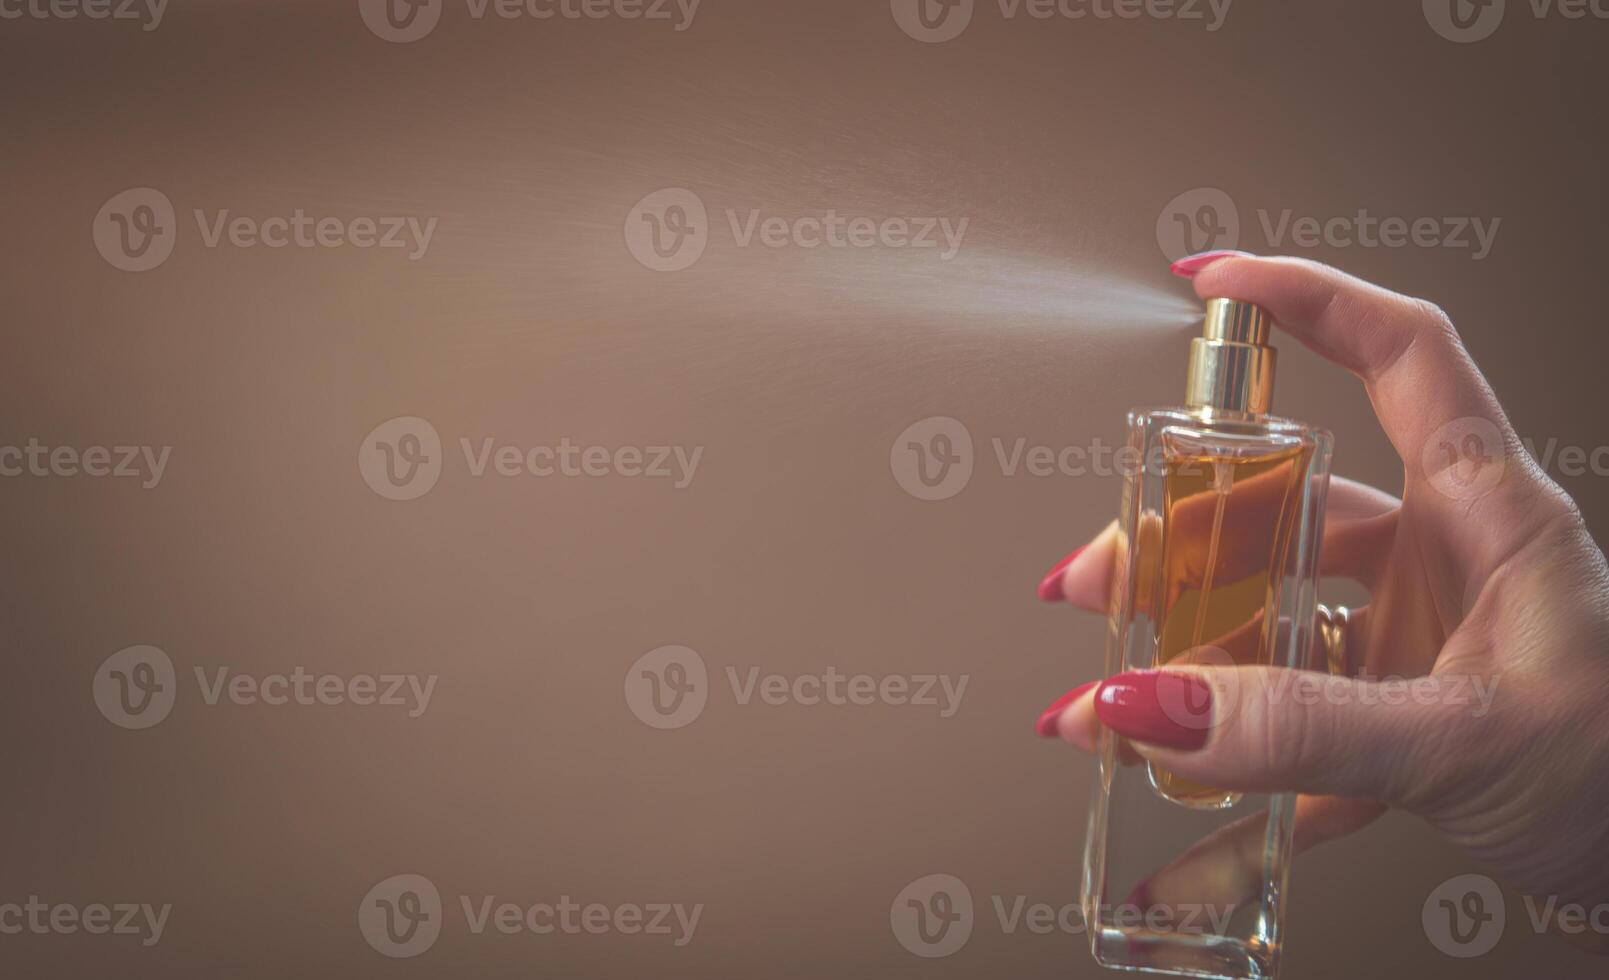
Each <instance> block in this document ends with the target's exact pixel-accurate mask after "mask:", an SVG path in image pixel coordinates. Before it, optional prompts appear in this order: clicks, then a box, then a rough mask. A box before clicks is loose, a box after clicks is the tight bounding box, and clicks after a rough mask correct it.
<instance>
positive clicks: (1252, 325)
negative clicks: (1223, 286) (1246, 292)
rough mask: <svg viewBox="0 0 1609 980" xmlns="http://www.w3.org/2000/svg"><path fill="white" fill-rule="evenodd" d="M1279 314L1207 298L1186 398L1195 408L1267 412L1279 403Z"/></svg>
mask: <svg viewBox="0 0 1609 980" xmlns="http://www.w3.org/2000/svg"><path fill="white" fill-rule="evenodd" d="M1272 333H1273V319H1272V318H1271V317H1269V315H1268V311H1267V310H1264V309H1263V308H1262V307H1260V306H1257V305H1256V304H1254V303H1245V302H1241V301H1239V300H1231V299H1209V300H1207V318H1206V321H1205V322H1204V323H1203V324H1202V329H1201V336H1200V337H1197V338H1196V339H1194V340H1192V341H1190V376H1189V378H1188V379H1187V381H1186V385H1185V394H1184V400H1185V404H1186V405H1189V406H1190V407H1191V408H1207V409H1214V410H1218V411H1226V412H1245V413H1247V414H1251V415H1265V414H1267V412H1268V410H1269V408H1270V407H1272V405H1273V403H1274V363H1275V360H1276V356H1277V352H1276V351H1275V350H1274V348H1272V347H1270V346H1269V344H1268V342H1269V339H1270V336H1271V335H1272Z"/></svg>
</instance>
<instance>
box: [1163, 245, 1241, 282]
mask: <svg viewBox="0 0 1609 980" xmlns="http://www.w3.org/2000/svg"><path fill="white" fill-rule="evenodd" d="M1252 257H1253V256H1252V254H1251V253H1250V252H1242V251H1239V250H1238V249H1233V248H1220V249H1214V250H1213V251H1211V252H1197V253H1196V254H1194V255H1186V256H1185V257H1184V258H1182V259H1180V260H1179V261H1177V262H1175V263H1173V264H1172V265H1170V266H1168V269H1169V270H1170V271H1171V272H1172V273H1173V274H1174V275H1176V276H1183V277H1184V278H1186V279H1189V278H1191V277H1192V276H1194V275H1195V274H1196V273H1198V272H1200V271H1201V270H1202V269H1205V268H1206V267H1207V266H1209V265H1212V264H1213V263H1214V262H1217V261H1219V260H1220V259H1232V258H1248V259H1249V258H1252Z"/></svg>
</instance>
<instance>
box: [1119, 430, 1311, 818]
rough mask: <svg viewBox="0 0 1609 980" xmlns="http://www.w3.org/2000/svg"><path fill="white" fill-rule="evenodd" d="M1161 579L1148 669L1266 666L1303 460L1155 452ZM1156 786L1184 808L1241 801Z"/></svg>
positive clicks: (1176, 436)
mask: <svg viewBox="0 0 1609 980" xmlns="http://www.w3.org/2000/svg"><path fill="white" fill-rule="evenodd" d="M1161 448H1162V460H1163V467H1164V474H1163V478H1162V513H1161V517H1162V534H1161V546H1162V555H1161V556H1160V560H1159V561H1158V562H1157V563H1156V564H1155V565H1154V566H1151V563H1149V562H1145V563H1144V564H1146V565H1147V566H1151V567H1155V568H1156V570H1157V572H1156V573H1157V574H1159V575H1160V577H1161V580H1160V581H1159V582H1158V583H1157V584H1156V585H1155V586H1154V587H1153V590H1152V594H1153V595H1155V596H1157V597H1158V599H1159V601H1160V604H1161V605H1160V608H1158V609H1157V610H1156V611H1155V617H1156V618H1155V624H1156V631H1157V637H1156V659H1155V663H1154V666H1156V667H1164V666H1167V665H1168V664H1170V663H1199V664H1204V665H1219V666H1227V665H1230V664H1237V665H1248V664H1263V665H1268V664H1272V663H1273V661H1274V644H1275V642H1276V640H1277V638H1278V631H1277V626H1278V620H1277V616H1276V611H1277V610H1278V608H1279V599H1280V596H1279V589H1280V586H1281V584H1282V578H1281V577H1280V576H1278V575H1275V574H1274V570H1276V569H1282V568H1284V567H1285V563H1286V559H1287V555H1288V549H1289V547H1290V542H1291V535H1292V530H1293V529H1294V528H1295V526H1296V520H1297V508H1296V502H1297V497H1298V495H1299V493H1300V491H1301V488H1302V479H1303V477H1304V476H1305V474H1306V469H1307V467H1306V463H1307V459H1308V455H1307V453H1306V452H1304V447H1303V446H1302V445H1301V444H1300V443H1299V442H1298V443H1297V444H1293V445H1290V446H1288V447H1286V448H1274V449H1272V450H1270V449H1269V448H1268V447H1266V446H1260V445H1251V446H1242V447H1241V454H1239V455H1233V454H1226V453H1221V452H1214V451H1213V448H1214V447H1213V446H1212V445H1211V440H1210V439H1204V438H1203V437H1202V435H1201V434H1200V433H1199V432H1192V433H1191V434H1188V435H1186V434H1183V433H1181V432H1177V431H1176V432H1173V433H1165V434H1164V436H1163V439H1162V443H1161ZM1150 776H1151V782H1152V785H1154V786H1155V787H1156V789H1157V791H1158V792H1159V793H1161V794H1162V795H1163V796H1165V797H1167V798H1168V799H1170V800H1172V801H1174V802H1176V803H1179V804H1182V805H1184V806H1192V807H1204V808H1218V807H1227V806H1232V805H1234V803H1235V802H1236V801H1237V800H1238V799H1239V795H1238V794H1235V793H1232V792H1229V791H1227V790H1219V789H1214V788H1212V787H1210V786H1202V785H1200V784H1198V783H1195V782H1192V781H1190V780H1187V779H1184V778H1182V777H1179V776H1175V775H1174V774H1172V773H1170V772H1168V771H1167V770H1165V769H1162V768H1160V767H1158V766H1156V765H1151V766H1150Z"/></svg>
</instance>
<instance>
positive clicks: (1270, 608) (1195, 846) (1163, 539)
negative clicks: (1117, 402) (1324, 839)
mask: <svg viewBox="0 0 1609 980" xmlns="http://www.w3.org/2000/svg"><path fill="white" fill-rule="evenodd" d="M1271 327H1272V322H1271V320H1270V318H1269V316H1268V314H1267V312H1266V311H1264V310H1262V309H1261V308H1259V307H1257V306H1255V305H1253V304H1250V303H1243V302H1236V301H1232V300H1227V299H1211V300H1208V301H1207V313H1206V320H1205V324H1204V327H1203V331H1202V336H1201V337H1198V338H1196V339H1194V340H1192V341H1191V345H1190V369H1189V375H1188V382H1187V386H1186V391H1185V405H1184V407H1182V408H1169V409H1155V410H1147V411H1136V412H1132V413H1130V415H1129V443H1130V446H1131V447H1132V448H1133V450H1134V452H1133V453H1131V456H1130V458H1131V459H1136V460H1141V461H1143V465H1141V466H1139V467H1138V468H1137V469H1136V470H1135V472H1133V473H1131V474H1129V475H1128V476H1127V478H1126V480H1125V483H1124V487H1123V500H1122V509H1121V513H1120V517H1119V527H1120V532H1121V533H1120V536H1119V548H1118V557H1117V561H1116V563H1115V566H1114V572H1113V575H1114V579H1113V589H1112V607H1111V611H1110V619H1109V628H1108V633H1107V656H1106V672H1107V675H1108V676H1110V675H1112V674H1116V673H1120V672H1122V671H1127V670H1143V669H1155V668H1165V667H1167V666H1168V665H1170V664H1171V665H1174V666H1182V665H1187V664H1193V665H1214V666H1222V667H1234V666H1243V665H1253V664H1263V665H1272V666H1281V667H1295V668H1307V667H1311V666H1315V663H1314V656H1315V643H1314V636H1315V611H1316V606H1317V598H1316V585H1317V569H1318V550H1319V545H1320V542H1321V540H1322V537H1323V513H1324V500H1325V494H1326V492H1327V490H1328V488H1329V465H1330V450H1331V438H1330V435H1329V433H1327V432H1324V431H1323V430H1320V429H1316V428H1314V427H1312V426H1308V425H1303V424H1301V423H1299V422H1292V421H1289V420H1285V419H1280V418H1275V417H1273V416H1271V415H1270V414H1269V409H1270V406H1271V401H1272V395H1273V388H1274V365H1275V351H1274V349H1273V348H1272V347H1271V346H1269V339H1270V332H1271ZM1165 707H1168V706H1165ZM1203 708H1204V706H1191V705H1184V704H1181V705H1177V706H1171V707H1168V710H1169V711H1170V713H1172V712H1173V711H1175V710H1176V711H1177V712H1178V713H1179V715H1180V717H1179V720H1181V721H1183V722H1185V723H1187V724H1188V723H1192V722H1194V723H1199V724H1201V725H1203V726H1206V725H1207V724H1209V723H1210V721H1209V719H1208V718H1206V717H1205V716H1204V714H1203V715H1202V716H1199V717H1194V718H1193V717H1192V716H1191V712H1192V710H1196V711H1201V710H1202V709H1203ZM1100 738H1101V741H1100V750H1099V753H1098V758H1099V764H1098V768H1097V772H1096V778H1095V787H1094V793H1093V799H1092V803H1091V808H1090V817H1089V830H1088V837H1087V839H1086V844H1085V855H1084V881H1083V906H1084V916H1085V922H1086V924H1087V926H1088V928H1089V935H1090V946H1091V950H1092V951H1093V953H1094V955H1095V959H1096V960H1097V961H1099V962H1100V963H1102V964H1103V965H1106V966H1110V967H1118V968H1125V969H1137V970H1150V971H1156V972H1162V973H1177V974H1184V975H1191V976H1210V977H1226V978H1229V977H1234V978H1271V977H1274V976H1275V975H1276V973H1277V970H1278V965H1279V954H1280V931H1281V926H1282V922H1283V915H1284V910H1285V903H1286V901H1287V898H1286V882H1287V877H1288V871H1289V868H1288V865H1289V861H1290V854H1291V835H1292V829H1293V826H1294V816H1295V796H1294V795H1293V794H1288V793H1287V794H1273V795H1264V794H1241V793H1235V792H1230V791H1228V790H1225V789H1221V788H1217V787H1212V786H1202V785H1198V784H1196V783H1194V782H1191V781H1189V780H1187V779H1184V778H1181V777H1179V776H1176V775H1174V774H1173V773H1170V772H1168V771H1166V770H1165V769H1163V768H1161V767H1158V766H1155V765H1152V764H1149V763H1146V762H1144V761H1143V760H1141V759H1140V758H1139V757H1138V756H1137V755H1136V754H1135V753H1134V752H1133V751H1132V750H1131V749H1129V748H1128V747H1127V746H1126V745H1125V744H1124V740H1123V739H1122V738H1121V737H1120V736H1118V735H1116V733H1114V732H1112V731H1110V730H1103V731H1102V733H1101V737H1100Z"/></svg>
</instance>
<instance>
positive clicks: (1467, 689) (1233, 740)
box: [1039, 253, 1609, 907]
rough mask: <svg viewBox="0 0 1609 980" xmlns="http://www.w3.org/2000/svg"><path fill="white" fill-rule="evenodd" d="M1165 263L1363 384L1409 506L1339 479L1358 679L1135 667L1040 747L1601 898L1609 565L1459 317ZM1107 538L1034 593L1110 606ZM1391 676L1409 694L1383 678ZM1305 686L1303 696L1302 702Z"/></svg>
mask: <svg viewBox="0 0 1609 980" xmlns="http://www.w3.org/2000/svg"><path fill="white" fill-rule="evenodd" d="M1174 270H1175V272H1178V273H1179V274H1181V275H1190V276H1193V278H1194V281H1195V289H1196V292H1197V293H1198V294H1199V295H1201V296H1202V297H1204V298H1205V297H1213V296H1223V297H1228V298H1231V299H1238V300H1246V301H1249V302H1253V303H1256V304H1258V305H1260V306H1262V307H1264V308H1265V309H1267V310H1268V311H1269V312H1270V313H1271V314H1272V315H1273V318H1274V320H1275V321H1276V322H1277V323H1278V324H1279V325H1280V326H1281V327H1282V328H1283V329H1284V330H1286V331H1288V332H1290V333H1291V334H1293V335H1294V336H1295V337H1297V338H1298V339H1299V340H1301V341H1302V342H1303V343H1304V344H1306V345H1307V346H1309V347H1310V348H1312V349H1313V350H1315V351H1317V352H1318V353H1319V354H1321V355H1323V356H1324V357H1325V358H1327V359H1329V360H1331V361H1334V362H1335V363H1337V364H1339V365H1341V366H1342V367H1344V368H1346V369H1348V370H1350V371H1351V372H1352V373H1354V374H1355V375H1357V376H1358V377H1359V378H1361V379H1362V381H1363V383H1364V386H1365V389H1366V390H1367V391H1368V394H1369V398H1370V400H1371V401H1372V402H1373V404H1374V409H1375V413H1376V414H1377V415H1378V417H1379V419H1380V423H1381V425H1382V426H1383V427H1384V429H1385V432H1386V435H1387V436H1388V437H1389V438H1390V440H1391V442H1392V444H1393V445H1394V446H1395V447H1396V450H1397V453H1398V455H1400V456H1401V457H1402V460H1403V463H1404V466H1405V469H1406V476H1405V481H1404V483H1405V489H1404V492H1403V498H1402V500H1400V501H1398V500H1396V499H1395V498H1393V497H1391V496H1390V495H1388V494H1386V493H1384V492H1382V491H1379V490H1375V489H1373V488H1370V487H1366V486H1363V485H1361V484H1357V483H1353V482H1351V481H1346V480H1341V479H1335V480H1333V481H1332V486H1331V493H1330V507H1329V512H1328V517H1327V521H1326V530H1325V535H1324V548H1323V572H1324V574H1325V575H1328V576H1340V577H1347V578H1352V579H1355V580H1357V581H1359V582H1361V583H1362V584H1363V585H1364V586H1365V587H1366V588H1367V589H1368V590H1369V593H1370V596H1371V600H1370V603H1369V605H1368V606H1367V607H1366V608H1364V609H1361V610H1359V611H1358V612H1357V614H1355V615H1354V616H1353V618H1352V619H1351V622H1350V624H1349V627H1348V635H1347V637H1346V643H1347V646H1348V648H1349V650H1350V651H1351V656H1350V658H1349V659H1350V661H1351V663H1352V665H1353V667H1354V669H1355V670H1356V671H1357V672H1358V674H1359V676H1358V677H1356V678H1335V679H1325V678H1322V677H1321V675H1317V674H1305V673H1301V674H1299V673H1297V672H1291V671H1283V670H1279V669H1276V668H1261V667H1226V668H1211V667H1188V668H1174V669H1167V670H1164V671H1162V672H1153V671H1143V672H1131V673H1128V674H1122V675H1119V676H1117V677H1112V678H1108V679H1107V680H1105V681H1103V682H1099V683H1096V682H1091V683H1089V684H1086V685H1084V686H1082V687H1080V688H1076V689H1074V690H1073V691H1070V692H1068V694H1066V695H1064V696H1063V697H1062V698H1061V699H1059V700H1058V701H1057V702H1056V704H1054V705H1052V706H1051V708H1050V710H1048V711H1047V712H1046V713H1045V715H1044V716H1043V717H1042V718H1041V719H1040V723H1039V731H1040V733H1041V734H1043V735H1047V736H1048V735H1059V736H1060V737H1062V738H1063V739H1065V740H1066V741H1069V742H1071V743H1073V744H1074V745H1077V746H1079V747H1081V748H1083V749H1085V750H1086V751H1089V750H1093V748H1094V745H1095V739H1096V734H1097V731H1098V728H1099V726H1100V725H1101V724H1105V725H1106V726H1108V727H1110V728H1112V729H1113V730H1115V731H1116V732H1118V733H1119V734H1121V735H1124V736H1125V737H1126V744H1127V745H1128V746H1130V747H1132V750H1133V751H1135V752H1137V753H1138V754H1139V755H1140V756H1141V757H1143V758H1144V759H1147V760H1150V761H1154V762H1156V763H1158V764H1160V765H1161V766H1162V767H1163V768H1165V769H1167V770H1169V771H1171V772H1173V773H1176V774H1178V775H1180V776H1183V777H1185V778H1187V779H1191V780H1194V781H1197V782H1200V783H1202V784H1205V785H1209V786H1220V787H1224V788H1226V789H1233V790H1247V791H1267V790H1294V791H1297V792H1300V793H1303V794H1309V795H1306V796H1303V797H1302V798H1301V799H1300V800H1299V803H1298V816H1297V821H1298V822H1297V831H1296V835H1297V847H1298V848H1299V849H1305V848H1307V847H1311V846H1313V845H1314V844H1316V843H1319V842H1321V841H1324V840H1327V839H1331V838H1334V837H1337V836H1340V835H1342V834H1346V833H1350V832H1352V831H1353V830H1356V829H1358V828H1360V827H1362V826H1363V825H1365V824H1367V823H1368V822H1370V821H1371V820H1373V819H1374V818H1375V817H1377V816H1379V814H1380V813H1381V812H1383V810H1384V808H1385V806H1387V805H1389V806H1395V807H1400V808H1402V809H1404V810H1408V811H1410V812H1413V813H1415V814H1418V815H1420V816H1421V817H1423V818H1424V819H1426V820H1427V821H1429V822H1430V824H1431V826H1433V827H1434V828H1436V830H1438V831H1439V832H1440V833H1442V834H1443V835H1445V836H1446V837H1447V838H1448V839H1449V840H1451V841H1453V842H1454V843H1455V844H1457V845H1458V846H1459V847H1461V848H1462V849H1463V850H1464V851H1465V852H1466V853H1467V854H1468V855H1469V856H1470V857H1471V858H1472V859H1474V860H1475V861H1476V862H1479V863H1480V864H1481V865H1483V866H1484V867H1486V868H1489V869H1490V870H1492V871H1493V872H1494V873H1496V874H1497V875H1499V876H1501V877H1502V878H1504V879H1506V880H1507V881H1508V882H1509V883H1510V884H1511V885H1512V886H1513V887H1515V888H1518V889H1520V890H1522V891H1525V892H1527V893H1530V894H1533V895H1538V896H1557V897H1558V898H1559V900H1560V901H1561V902H1579V903H1582V904H1584V905H1587V906H1589V907H1590V906H1593V905H1597V904H1601V903H1605V902H1609V819H1605V814H1606V813H1609V572H1606V569H1605V564H1604V556H1603V552H1602V551H1601V550H1600V549H1599V548H1598V546H1597V545H1596V544H1595V543H1594V542H1593V540H1592V538H1591V537H1590V536H1589V535H1588V533H1587V531H1586V528H1585V526H1584V524H1583V522H1582V520H1581V515H1580V513H1579V511H1578V510H1577V508H1576V506H1575V504H1574V502H1573V501H1571V500H1570V498H1569V497H1568V496H1567V495H1566V494H1565V493H1564V491H1563V490H1561V489H1560V488H1559V486H1558V485H1557V484H1556V483H1554V482H1553V481H1552V480H1551V479H1549V478H1548V477H1547V476H1546V475H1545V474H1544V473H1543V472H1542V471H1541V470H1540V468H1539V467H1538V466H1537V465H1536V464H1535V462H1534V461H1533V460H1532V459H1531V457H1530V455H1529V453H1527V452H1526V451H1525V449H1524V448H1523V447H1522V446H1521V444H1520V441H1519V439H1518V438H1517V437H1516V436H1515V434H1514V431H1513V429H1512V428H1511V427H1510V425H1509V423H1508V420H1507V418H1506V417H1505V416H1504V414H1503V410H1502V407H1501V406H1499V405H1498V403H1497V400H1496V398H1495V397H1494V395H1493V394H1492V390H1491V388H1490V387H1489V386H1488V385H1487V383H1486V380H1485V378H1483V377H1482V376H1481V373H1480V371H1479V369H1478V368H1477V367H1476V366H1475V363H1474V362H1473V361H1472V360H1471V359H1470V357H1469V354H1468V352H1466V351H1465V350H1464V347H1463V344H1462V343H1461V342H1460V341H1459V339H1458V335H1457V333H1456V332H1455V330H1454V329H1453V326H1452V324H1451V323H1450V322H1449V321H1448V319H1447V317H1446V316H1445V315H1444V314H1443V313H1441V311H1440V310H1438V309H1437V308H1435V307H1434V306H1432V305H1431V304H1429V303H1426V302H1424V301H1423V300H1417V299H1412V298H1409V297H1406V296H1401V295H1398V294H1396V293H1392V292H1389V291H1387V290H1384V289H1381V288H1379V287H1377V286H1373V285H1370V284H1368V283H1365V282H1362V281H1360V280H1358V279H1354V278H1352V277H1350V276H1347V275H1344V274H1342V273H1340V272H1338V271H1336V270H1334V269H1331V268H1328V267H1326V266H1322V265H1318V264H1315V263H1312V262H1307V261H1302V260H1297V259H1276V258H1269V259H1264V258H1255V257H1252V256H1246V255H1242V254H1239V253H1229V254H1224V253H1209V254H1207V255H1203V256H1195V257H1192V258H1189V259H1185V260H1182V261H1181V262H1179V263H1177V264H1176V265H1175V266H1174ZM1117 540H1118V539H1117V533H1116V528H1115V526H1113V527H1108V528H1107V529H1106V530H1105V531H1103V532H1101V534H1100V535H1099V536H1097V537H1096V538H1095V540H1094V541H1092V542H1091V543H1090V544H1088V545H1087V546H1085V547H1084V548H1081V549H1080V550H1078V551H1077V552H1074V553H1073V554H1072V555H1070V556H1069V557H1068V558H1067V559H1064V560H1063V562H1062V563H1061V564H1060V565H1058V566H1057V567H1056V568H1055V569H1053V570H1052V572H1051V574H1050V575H1049V576H1048V577H1047V578H1046V579H1045V582H1044V583H1043V584H1042V585H1041V586H1040V595H1041V597H1043V598H1045V599H1048V600H1065V601H1067V602H1069V603H1071V604H1072V605H1074V606H1077V607H1079V608H1081V609H1086V610H1089V611H1092V612H1098V613H1105V612H1106V611H1107V605H1108V597H1109V592H1110V582H1111V572H1112V563H1113V559H1114V556H1115V553H1116V548H1117ZM1192 678H1193V679H1194V680H1192ZM1400 678H1420V679H1419V680H1416V681H1414V682H1413V684H1412V685H1411V686H1405V685H1403V684H1401V683H1400V682H1399V683H1396V684H1392V683H1391V682H1390V681H1388V680H1386V679H1400ZM1159 684H1160V686H1161V688H1162V689H1163V691H1164V692H1166V690H1167V689H1168V688H1169V686H1170V685H1171V686H1173V687H1175V688H1177V687H1179V686H1181V685H1184V686H1190V687H1192V688H1193V691H1194V693H1195V694H1196V695H1197V696H1201V695H1206V696H1210V698H1211V700H1212V723H1211V726H1210V727H1209V729H1208V731H1207V733H1206V736H1205V738H1204V739H1203V736H1202V733H1201V732H1200V731H1199V730H1193V731H1186V730H1183V729H1179V730H1177V731H1174V730H1172V729H1170V726H1169V725H1168V724H1167V722H1166V712H1163V711H1160V710H1159V705H1158V687H1159ZM1304 686H1305V689H1306V690H1308V691H1309V692H1310V693H1311V694H1312V695H1314V696H1305V697H1304V696H1294V695H1293V692H1299V691H1301V690H1303V689H1304ZM1164 696H1166V695H1165V694H1164ZM1128 761H1131V762H1132V761H1136V760H1134V759H1132V758H1130V759H1129V760H1128ZM1240 850H1241V849H1240V848H1237V847H1233V846H1226V847H1216V848H1214V847H1210V846H1209V847H1204V848H1201V849H1199V850H1198V851H1193V852H1191V853H1190V854H1189V855H1187V856H1186V857H1185V858H1184V859H1182V863H1181V864H1180V865H1179V866H1175V867H1171V868H1169V869H1164V870H1163V871H1162V872H1160V873H1159V874H1158V875H1157V876H1156V877H1155V878H1153V880H1152V881H1151V882H1150V883H1149V887H1150V889H1151V890H1152V893H1153V894H1155V892H1156V891H1157V890H1158V889H1162V890H1167V887H1168V886H1167V880H1168V878H1169V877H1170V876H1179V877H1178V879H1177V880H1179V881H1181V883H1182V884H1185V885H1188V884H1189V880H1193V881H1195V882H1199V881H1200V880H1202V879H1203V878H1206V877H1211V878H1213V879H1214V880H1234V879H1235V878H1237V877H1239V875H1238V874H1237V873H1236V872H1237V871H1238V869H1236V868H1233V867H1226V866H1225V865H1226V864H1227V865H1233V864H1234V862H1235V861H1236V860H1237V858H1236V856H1235V855H1236V853H1237V852H1238V851H1240ZM1187 879H1188V880H1187Z"/></svg>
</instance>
